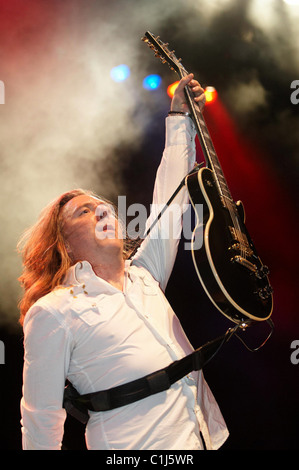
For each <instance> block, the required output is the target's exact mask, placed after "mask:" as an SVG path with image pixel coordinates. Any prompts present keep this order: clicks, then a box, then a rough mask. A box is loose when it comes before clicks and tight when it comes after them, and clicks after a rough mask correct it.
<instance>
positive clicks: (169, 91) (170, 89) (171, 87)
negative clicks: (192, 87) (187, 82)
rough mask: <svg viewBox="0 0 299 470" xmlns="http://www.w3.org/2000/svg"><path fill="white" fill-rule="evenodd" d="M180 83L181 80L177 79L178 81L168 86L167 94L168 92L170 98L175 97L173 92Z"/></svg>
mask: <svg viewBox="0 0 299 470" xmlns="http://www.w3.org/2000/svg"><path fill="white" fill-rule="evenodd" d="M179 83H180V82H179V81H177V82H174V83H171V84H170V85H169V86H168V87H167V94H168V96H169V97H170V98H172V97H173V94H174V92H175V89H176V87H177V86H178V84H179Z"/></svg>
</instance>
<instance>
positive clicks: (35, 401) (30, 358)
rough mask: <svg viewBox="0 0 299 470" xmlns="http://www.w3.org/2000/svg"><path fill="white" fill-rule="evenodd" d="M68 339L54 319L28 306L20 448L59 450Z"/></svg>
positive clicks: (63, 327) (52, 316) (68, 349)
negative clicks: (29, 308)
mask: <svg viewBox="0 0 299 470" xmlns="http://www.w3.org/2000/svg"><path fill="white" fill-rule="evenodd" d="M70 344H71V338H70V334H69V333H68V330H67V328H66V327H65V326H64V325H63V323H62V322H60V321H59V320H58V318H56V317H55V315H53V313H50V312H49V311H47V310H44V309H43V308H41V307H37V306H36V307H34V306H33V307H32V308H31V310H30V311H29V312H28V313H27V315H26V318H25V323H24V350H25V355H24V370H23V396H22V399H21V416H22V419H21V425H22V442H23V449H24V450H60V449H61V442H62V438H63V432H64V421H65V418H66V412H65V410H64V409H63V408H62V402H63V393H64V386H65V379H66V376H67V371H68V365H69V360H70V350H71V347H70Z"/></svg>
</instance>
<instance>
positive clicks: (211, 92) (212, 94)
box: [205, 86, 217, 104]
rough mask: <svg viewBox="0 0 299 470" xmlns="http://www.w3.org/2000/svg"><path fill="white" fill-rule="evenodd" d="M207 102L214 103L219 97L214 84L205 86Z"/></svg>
mask: <svg viewBox="0 0 299 470" xmlns="http://www.w3.org/2000/svg"><path fill="white" fill-rule="evenodd" d="M205 96H206V104H211V103H214V101H216V99H217V91H216V89H215V88H214V87H213V86H207V87H206V88H205Z"/></svg>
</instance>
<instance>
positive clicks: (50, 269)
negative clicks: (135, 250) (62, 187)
mask: <svg viewBox="0 0 299 470" xmlns="http://www.w3.org/2000/svg"><path fill="white" fill-rule="evenodd" d="M81 195H89V196H93V197H97V198H99V196H97V195H95V194H94V193H93V192H92V191H86V190H83V189H74V190H72V191H68V192H66V193H64V194H62V195H61V196H59V197H58V198H57V199H55V200H54V201H52V202H51V203H50V204H48V205H47V206H46V207H45V208H44V209H43V211H42V212H41V214H40V216H39V218H38V220H37V222H36V223H35V224H34V225H33V226H32V227H30V228H29V229H28V230H26V231H25V232H24V234H23V235H22V237H21V239H20V241H19V243H18V251H19V253H20V254H21V255H22V259H23V272H22V274H21V276H20V277H19V281H20V283H21V285H22V287H23V289H24V295H23V297H22V299H21V301H20V303H19V309H20V323H21V325H23V322H24V318H25V315H26V313H27V311H28V310H29V308H30V307H31V305H33V304H34V303H35V302H36V301H37V300H38V299H39V298H40V297H43V296H44V295H46V294H48V293H49V292H51V291H52V290H53V289H54V288H55V287H57V286H59V285H60V284H61V283H62V281H63V278H64V276H65V274H66V272H67V270H68V269H69V268H70V266H71V265H72V261H71V258H70V256H69V254H68V252H67V249H66V246H65V241H64V237H63V233H62V218H61V217H60V214H61V209H62V207H63V206H64V205H65V204H66V203H67V202H68V201H70V200H71V199H72V198H74V197H76V196H81ZM99 199H101V200H105V199H104V198H99ZM105 201H106V202H108V203H109V204H112V203H111V202H110V201H107V200H105ZM124 241H125V243H124V258H127V257H128V255H129V253H130V252H131V249H130V242H129V241H128V240H124Z"/></svg>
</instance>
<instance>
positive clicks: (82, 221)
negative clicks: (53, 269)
mask: <svg viewBox="0 0 299 470" xmlns="http://www.w3.org/2000/svg"><path fill="white" fill-rule="evenodd" d="M61 216H62V227H63V229H62V230H63V234H64V238H65V241H66V245H67V249H68V252H69V254H70V256H71V258H72V259H73V261H74V262H75V261H83V260H87V261H90V262H91V261H92V260H93V259H94V258H95V257H98V256H99V255H100V254H101V252H102V253H104V251H103V250H106V253H107V250H110V251H111V254H113V253H116V252H115V250H117V251H118V252H119V250H120V249H121V250H122V248H123V239H122V235H121V233H118V221H117V218H116V216H115V213H114V210H113V208H112V207H111V206H110V205H109V204H107V203H106V202H104V201H101V200H100V199H97V198H94V197H92V196H88V195H85V194H84V195H80V196H76V197H74V198H73V199H71V200H70V201H68V202H67V203H66V204H65V206H64V207H63V209H62V212H61ZM113 249H114V251H113Z"/></svg>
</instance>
